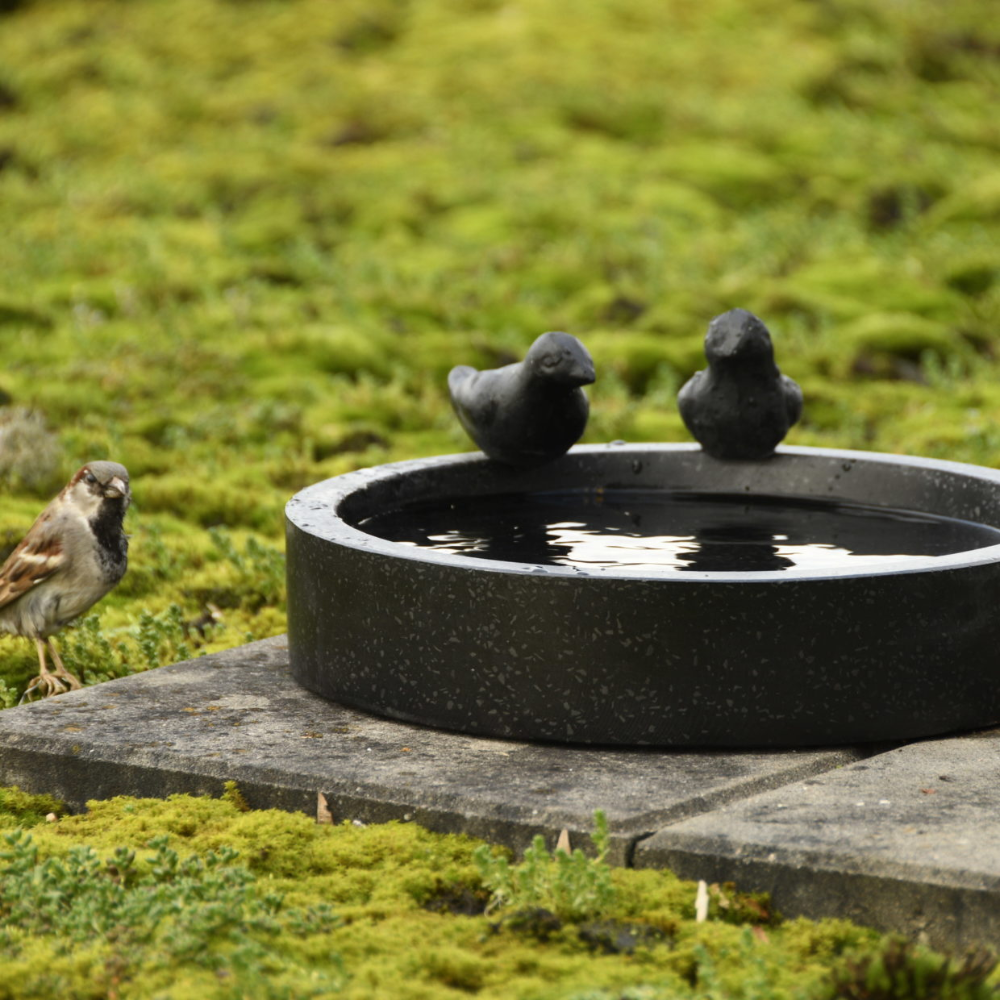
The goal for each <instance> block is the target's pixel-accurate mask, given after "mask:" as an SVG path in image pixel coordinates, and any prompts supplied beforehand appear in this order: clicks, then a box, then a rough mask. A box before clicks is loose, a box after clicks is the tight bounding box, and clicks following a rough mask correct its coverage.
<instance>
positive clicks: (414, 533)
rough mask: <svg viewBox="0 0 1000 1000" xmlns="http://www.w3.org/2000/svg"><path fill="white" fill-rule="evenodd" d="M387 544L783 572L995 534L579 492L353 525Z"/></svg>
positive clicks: (771, 501) (910, 517)
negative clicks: (387, 540) (383, 539)
mask: <svg viewBox="0 0 1000 1000" xmlns="http://www.w3.org/2000/svg"><path fill="white" fill-rule="evenodd" d="M359 527H361V528H362V529H363V530H364V531H366V532H368V533H369V534H373V535H377V536H379V537H381V538H386V539H389V540H390V541H396V542H401V543H403V544H408V545H416V546H421V547H426V548H432V549H436V550H437V551H440V552H450V553H458V554H463V555H470V556H475V557H477V558H481V559H494V560H495V559H499V560H504V561H510V562H520V563H532V564H536V565H543V566H545V565H562V566H578V567H621V568H630V569H664V568H669V569H676V570H678V571H680V572H734V571H735V572H761V571H765V572H772V571H773V572H780V571H782V570H785V569H790V568H792V567H811V568H822V567H835V566H844V565H853V564H855V563H859V562H861V561H864V562H866V563H876V562H884V561H885V560H906V559H915V558H922V557H925V556H936V555H944V554H947V553H951V552H964V551H968V550H969V549H975V548H981V547H983V546H986V545H995V544H1000V531H998V530H997V529H994V528H990V527H987V526H985V525H981V524H973V523H971V522H968V521H959V520H956V519H954V518H945V517H937V516H932V515H927V514H921V513H916V512H913V511H902V510H893V509H889V508H880V507H867V506H862V505H852V504H834V503H828V502H822V501H817V500H812V499H803V500H798V499H794V498H791V499H790V498H786V497H782V498H778V497H753V498H748V497H746V496H729V495H724V494H691V493H686V494H680V493H667V492H665V491H648V490H647V491H637V490H613V489H607V490H588V491H576V492H560V493H555V492H553V493H537V494H530V495H503V496H489V497H463V498H455V499H451V500H448V501H439V502H436V503H433V504H419V505H418V504H414V505H411V506H408V507H402V508H399V509H397V510H392V511H388V512H385V513H382V514H378V515H376V516H375V517H371V518H368V519H366V520H365V521H363V522H361V523H360V524H359Z"/></svg>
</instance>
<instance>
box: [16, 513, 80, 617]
mask: <svg viewBox="0 0 1000 1000" xmlns="http://www.w3.org/2000/svg"><path fill="white" fill-rule="evenodd" d="M53 527H54V525H53V523H52V521H51V520H49V519H47V518H46V517H45V515H42V517H40V518H39V519H38V520H37V521H36V522H35V523H34V525H32V528H31V530H30V531H29V532H28V534H27V535H25V537H24V539H23V540H22V541H21V544H20V545H18V547H17V548H16V549H14V551H13V552H11V554H10V558H9V559H8V560H7V561H6V562H5V563H4V564H3V566H2V567H0V608H3V607H6V606H7V605H8V604H12V603H13V602H14V601H16V600H17V599H18V598H19V597H20V596H21V595H22V594H24V593H25V592H26V591H28V590H31V588H32V587H34V586H35V585H36V584H38V583H41V582H42V581H43V580H46V579H48V578H49V577H50V576H52V574H53V573H55V572H56V571H57V570H58V569H59V567H60V566H62V565H63V563H64V562H65V556H64V554H63V547H62V543H61V542H60V541H59V539H58V538H57V537H56V533H55V532H54V531H53Z"/></svg>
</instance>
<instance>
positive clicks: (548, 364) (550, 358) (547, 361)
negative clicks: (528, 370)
mask: <svg viewBox="0 0 1000 1000" xmlns="http://www.w3.org/2000/svg"><path fill="white" fill-rule="evenodd" d="M557 364H559V356H558V355H556V354H546V355H544V356H543V357H542V367H543V368H555V366H556V365H557Z"/></svg>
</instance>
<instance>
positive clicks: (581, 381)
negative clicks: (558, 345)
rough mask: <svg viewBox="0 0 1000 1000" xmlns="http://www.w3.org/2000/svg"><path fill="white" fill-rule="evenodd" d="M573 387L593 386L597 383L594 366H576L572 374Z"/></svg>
mask: <svg viewBox="0 0 1000 1000" xmlns="http://www.w3.org/2000/svg"><path fill="white" fill-rule="evenodd" d="M570 378H571V379H572V382H573V385H592V384H593V383H594V382H596V381H597V373H596V372H595V371H594V366H593V365H585V364H576V365H574V366H573V369H572V371H571V372H570Z"/></svg>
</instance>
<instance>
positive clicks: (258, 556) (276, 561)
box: [208, 528, 285, 608]
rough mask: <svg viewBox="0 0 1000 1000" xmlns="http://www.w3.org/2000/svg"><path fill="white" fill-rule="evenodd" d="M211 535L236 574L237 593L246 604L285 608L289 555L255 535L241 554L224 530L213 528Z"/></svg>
mask: <svg viewBox="0 0 1000 1000" xmlns="http://www.w3.org/2000/svg"><path fill="white" fill-rule="evenodd" d="M208 533H209V536H210V537H211V539H212V544H213V545H214V546H215V547H216V549H218V551H219V552H220V553H221V555H222V557H223V559H224V560H225V561H226V562H228V563H229V564H230V565H231V566H232V567H233V568H234V569H235V570H236V574H237V581H236V590H237V592H238V595H239V597H240V602H241V603H242V604H244V605H246V606H249V607H252V608H258V607H263V606H264V605H274V606H277V607H284V601H285V554H284V553H283V552H282V551H281V550H280V549H276V548H274V547H273V546H271V545H265V544H264V543H263V542H261V541H259V540H258V539H256V538H254V537H253V535H251V536H250V537H249V538H247V540H246V544H245V545H244V547H243V551H242V552H240V550H239V549H238V548H237V547H236V543H235V542H234V541H233V540H232V538H231V537H230V535H229V533H228V532H226V531H224V530H223V529H221V528H209V529H208Z"/></svg>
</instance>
